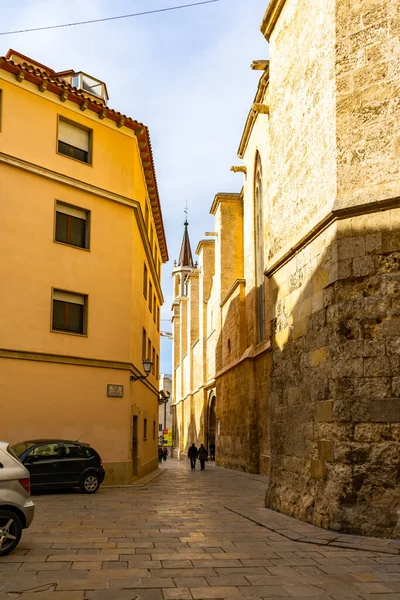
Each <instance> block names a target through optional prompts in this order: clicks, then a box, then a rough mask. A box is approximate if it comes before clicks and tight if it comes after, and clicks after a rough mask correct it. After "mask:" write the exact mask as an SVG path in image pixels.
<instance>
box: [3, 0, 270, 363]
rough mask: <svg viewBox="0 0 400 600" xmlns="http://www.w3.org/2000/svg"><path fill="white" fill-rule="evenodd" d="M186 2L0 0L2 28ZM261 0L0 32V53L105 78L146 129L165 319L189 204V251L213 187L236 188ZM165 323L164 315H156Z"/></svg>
mask: <svg viewBox="0 0 400 600" xmlns="http://www.w3.org/2000/svg"><path fill="white" fill-rule="evenodd" d="M0 1H1V0H0ZM191 1H193V0H191ZM185 3H189V0H186V2H185V1H183V0H113V2H110V1H109V0H91V1H90V2H82V1H81V0H19V2H17V3H12V2H5V1H4V0H3V1H1V25H0V30H1V31H8V30H13V29H23V28H31V27H40V26H44V25H52V24H58V23H67V22H71V21H80V20H86V19H98V18H102V17H108V16H113V15H119V14H127V13H132V12H139V11H141V10H152V9H157V8H163V7H166V6H176V5H178V4H185ZM267 4H268V2H267V0H220V2H217V3H215V4H209V5H204V6H200V7H196V8H190V9H183V10H179V11H172V12H169V13H160V14H158V15H148V16H142V17H138V18H133V19H125V20H117V21H111V22H105V23H98V24H92V25H83V26H78V27H68V28H65V29H57V30H52V31H43V32H36V33H25V34H17V35H9V36H1V37H0V55H2V56H4V54H5V53H6V51H7V50H8V48H14V49H15V50H18V51H20V52H22V53H23V54H26V55H28V56H31V57H32V58H35V59H36V60H38V61H39V62H42V63H44V64H47V65H49V66H50V67H52V68H54V69H55V70H59V71H61V70H64V69H68V68H73V69H75V70H82V71H85V72H86V73H89V74H91V75H94V76H95V77H98V78H99V79H102V80H103V81H105V82H106V83H107V87H108V92H109V95H110V101H109V105H110V106H111V107H112V108H115V109H116V110H119V111H121V112H122V113H125V114H127V115H129V116H130V117H132V118H134V119H137V120H138V121H141V122H143V123H145V124H146V125H147V126H148V127H149V129H150V135H151V140H152V145H153V151H154V159H155V166H156V171H157V179H158V184H159V191H160V198H161V204H162V209H163V216H164V222H165V228H166V233H167V241H168V249H169V255H170V259H171V262H170V263H168V264H167V265H164V267H163V291H164V297H165V305H164V307H163V311H162V318H163V319H170V316H171V313H170V307H171V303H172V285H171V284H172V280H171V276H170V273H171V268H172V261H173V260H174V259H175V258H177V257H178V253H179V247H180V243H181V240H182V233H183V220H184V213H183V210H184V207H185V203H186V201H187V203H188V207H189V233H190V239H191V242H192V249H193V251H194V250H195V249H196V246H197V242H198V240H199V239H201V238H202V237H204V232H205V231H212V230H213V221H212V217H211V216H210V214H209V210H210V207H211V203H212V200H213V198H214V195H215V194H216V193H217V192H235V191H239V190H240V188H241V185H242V176H241V175H240V174H236V175H235V174H233V173H231V172H230V171H229V168H230V166H231V165H233V164H240V162H238V158H237V157H236V151H237V147H238V144H239V141H240V136H241V134H242V131H243V127H244V123H245V120H246V117H247V113H248V110H249V107H250V104H251V102H252V100H253V97H254V94H255V90H256V85H257V82H258V77H259V75H260V73H259V72H253V71H251V70H250V68H249V66H250V63H251V62H252V60H254V59H262V58H268V45H267V43H266V41H265V39H264V38H263V36H262V35H261V33H260V23H261V20H262V17H263V14H264V12H265V9H266V6H267ZM161 325H162V329H164V330H166V331H171V323H169V322H168V321H167V320H165V321H162V324H161ZM161 370H162V372H165V373H171V342H170V341H168V340H167V339H165V338H161Z"/></svg>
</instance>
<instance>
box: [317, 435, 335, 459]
mask: <svg viewBox="0 0 400 600" xmlns="http://www.w3.org/2000/svg"><path fill="white" fill-rule="evenodd" d="M318 459H319V460H327V461H330V462H332V461H333V460H334V444H333V441H331V440H319V441H318Z"/></svg>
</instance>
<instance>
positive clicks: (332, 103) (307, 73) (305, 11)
mask: <svg viewBox="0 0 400 600" xmlns="http://www.w3.org/2000/svg"><path fill="white" fill-rule="evenodd" d="M335 2H336V0H323V1H319V0H318V1H317V0H316V1H315V2H311V3H310V0H287V1H286V3H285V5H284V7H283V9H282V12H281V14H280V16H279V19H278V22H277V24H276V26H275V29H274V30H273V32H272V35H271V38H270V64H269V90H268V104H269V112H270V114H269V129H268V130H269V147H270V151H269V158H268V161H267V163H266V164H265V169H266V170H267V171H268V172H269V185H268V192H267V193H268V196H269V211H268V212H265V219H266V221H268V222H269V223H268V225H269V229H270V233H269V237H270V239H269V240H268V245H269V256H267V261H268V260H274V259H276V258H277V257H278V255H280V254H281V253H283V252H284V251H285V250H287V249H289V248H290V247H291V245H293V244H294V243H296V242H297V241H298V240H299V239H301V238H302V236H303V235H304V234H305V233H308V231H309V230H310V229H311V228H312V227H313V226H315V225H316V224H317V223H318V222H319V221H320V219H321V217H322V216H324V215H325V214H326V213H327V212H329V210H330V209H331V208H332V206H333V203H334V200H335V197H336V98H335Z"/></svg>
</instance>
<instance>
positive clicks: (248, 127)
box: [238, 63, 269, 158]
mask: <svg viewBox="0 0 400 600" xmlns="http://www.w3.org/2000/svg"><path fill="white" fill-rule="evenodd" d="M268 84H269V63H268V66H267V68H266V69H265V71H264V73H263V74H262V75H261V77H260V81H259V82H258V87H257V91H256V95H255V97H254V101H253V104H252V105H251V108H250V111H249V114H248V116H247V120H246V124H245V126H244V130H243V133H242V138H241V140H240V144H239V148H238V157H239V158H243V156H244V153H245V152H246V148H247V145H248V143H249V139H250V135H251V132H252V131H253V127H254V125H255V123H256V121H257V117H258V116H259V114H260V111H259V110H258V108H257V107H258V106H260V105H262V100H263V96H264V93H265V90H266V89H267V87H268ZM266 108H267V107H266ZM268 112H269V109H268ZM261 114H264V115H265V116H267V115H266V114H265V113H261Z"/></svg>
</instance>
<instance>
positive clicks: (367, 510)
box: [174, 0, 400, 538]
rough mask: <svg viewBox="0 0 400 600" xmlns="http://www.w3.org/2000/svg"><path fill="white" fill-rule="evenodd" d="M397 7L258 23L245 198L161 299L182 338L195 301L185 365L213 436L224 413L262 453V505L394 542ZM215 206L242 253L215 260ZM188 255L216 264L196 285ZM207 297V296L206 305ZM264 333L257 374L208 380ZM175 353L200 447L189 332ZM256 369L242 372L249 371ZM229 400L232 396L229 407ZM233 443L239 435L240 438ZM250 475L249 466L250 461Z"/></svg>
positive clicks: (398, 373) (332, 8)
mask: <svg viewBox="0 0 400 600" xmlns="http://www.w3.org/2000/svg"><path fill="white" fill-rule="evenodd" d="M399 10H400V2H399V1H398V0H396V1H395V2H391V3H388V2H376V1H375V0H365V1H364V2H362V3H361V2H354V3H353V2H348V1H347V0H324V1H323V2H315V3H313V6H312V9H311V10H310V6H309V3H308V2H306V1H305V0H271V1H270V3H269V5H268V8H267V11H266V13H265V16H264V19H263V22H262V27H261V29H262V33H263V34H264V36H265V37H266V39H267V40H268V41H269V52H270V60H269V61H266V60H258V61H255V62H254V63H253V65H252V66H253V68H254V69H257V70H260V72H261V77H260V81H259V85H258V88H257V92H256V96H255V99H254V103H253V104H252V106H251V109H250V112H249V116H248V119H247V122H246V125H245V129H244V132H243V136H242V139H241V142H240V147H239V157H240V158H242V159H243V164H242V165H241V166H239V167H234V170H236V171H239V172H242V173H243V176H244V183H243V191H242V194H241V195H238V196H237V197H236V201H233V198H232V199H231V201H229V200H228V199H227V200H222V198H223V196H222V197H220V199H218V198H219V197H218V196H217V198H216V201H215V203H214V211H215V214H216V217H217V220H216V230H215V233H216V234H217V235H216V236H215V241H214V242H211V241H207V242H204V243H201V244H200V246H199V249H198V250H199V252H200V260H199V269H197V270H193V271H192V273H190V274H189V275H188V280H189V284H188V286H187V288H186V292H187V293H186V295H185V297H178V296H177V299H176V301H175V305H174V309H175V313H176V316H175V315H174V319H177V322H180V323H182V321H183V320H184V319H186V321H185V323H186V325H185V331H186V332H187V331H189V329H190V328H189V327H188V323H189V318H190V315H191V311H190V306H191V302H192V297H194V296H195V294H196V293H197V292H196V290H197V289H198V290H199V291H198V294H199V298H200V299H199V303H198V305H199V306H200V307H202V306H203V304H204V305H205V304H206V305H207V310H206V311H205V312H206V314H207V319H208V321H207V324H206V325H204V317H203V320H202V318H199V322H200V323H202V324H203V326H204V328H205V329H204V331H205V333H204V334H203V339H204V340H205V347H206V350H205V351H203V354H200V355H201V356H202V357H203V358H205V357H207V360H208V365H207V367H202V365H201V361H200V372H202V369H203V371H204V369H206V370H207V369H209V371H208V372H206V375H205V376H204V377H203V375H201V376H200V381H203V380H204V382H205V386H204V390H206V391H207V392H208V390H210V391H211V390H212V391H213V390H214V389H215V390H216V392H218V387H217V386H218V379H220V387H219V389H220V393H219V394H218V393H216V395H215V397H216V407H217V409H216V418H217V431H218V430H219V431H220V435H223V434H226V433H227V430H225V429H224V427H225V422H226V420H229V418H231V419H232V415H238V416H239V417H240V418H241V419H242V428H243V438H242V439H246V440H248V445H249V446H248V447H249V448H252V447H254V443H251V442H250V437H251V435H253V436H254V438H256V437H258V438H259V440H261V442H259V443H258V448H265V450H264V454H265V456H266V457H267V458H266V465H267V470H268V472H269V485H268V489H267V493H266V505H267V506H268V507H270V508H273V509H275V510H278V511H281V512H284V513H286V514H289V515H291V516H294V517H296V518H299V519H302V520H305V521H308V522H311V523H313V524H315V525H318V526H322V527H326V528H329V529H333V530H338V531H343V532H348V533H355V534H366V535H374V536H384V537H395V538H396V537H399V535H400V529H399V528H400V519H399V506H400V487H399V483H400V482H399V475H398V474H399V468H400V459H399V457H400V452H399V449H400V392H399V381H400V370H399V369H400V362H399V357H400V354H399V348H400V329H399V323H400V321H399V318H400V295H399V290H400V271H399V252H400V242H399V240H400V231H399V227H400V201H399V198H400V193H399V191H400V171H399V168H398V165H399V158H400V146H399V143H398V136H397V133H396V132H397V121H398V116H399V106H400V101H399V89H400V86H399V83H400V69H399V55H398V51H397V48H398V45H399V36H400V29H399V20H398V16H399ZM299 57H300V58H299ZM240 199H242V200H241V201H240ZM221 200H222V201H221ZM229 202H230V204H231V205H232V207H233V206H234V207H235V209H233V208H232V209H231V210H230V213H232V212H235V213H239V212H240V210H239V206H241V207H242V211H243V217H242V219H243V228H242V231H243V244H242V242H241V241H240V236H239V237H238V238H234V237H233V236H234V231H235V226H234V225H232V226H230V227H229V235H231V236H232V237H231V243H230V245H228V246H227V249H226V250H225V254H224V247H223V241H222V240H223V238H224V235H223V232H221V230H220V229H219V226H221V227H222V228H223V223H224V217H223V207H224V206H225V207H226V208H227V207H228V205H229ZM239 222H240V217H239V216H238V217H237V218H235V223H239ZM246 236H248V238H247V242H246ZM218 245H219V248H218V249H217V246H218ZM241 248H243V250H242V254H241ZM202 252H203V254H204V255H206V254H207V255H208V256H211V257H212V256H213V257H214V259H211V263H213V262H215V272H210V273H209V274H207V271H206V268H205V265H206V264H207V263H206V262H204V259H202V258H201V253H202ZM240 256H242V263H241V261H240ZM247 262H249V264H250V267H249V268H248V269H247V271H246V263H247ZM218 264H220V265H223V266H222V268H221V269H220V270H218V268H219V267H218ZM235 264H238V265H240V264H243V274H242V275H241V270H240V268H238V270H237V271H236V273H235V275H234V276H233V277H232V276H231V277H230V279H229V281H230V284H229V282H227V283H228V285H231V287H230V288H229V289H228V290H227V288H226V287H224V285H225V284H224V277H225V275H227V274H229V273H230V272H232V271H230V270H232V269H233V268H234V267H233V265H235ZM262 273H263V275H264V277H262ZM177 275H179V273H178V274H177ZM232 279H234V281H235V282H236V283H235V285H234V286H232ZM193 282H198V283H194V284H193ZM220 282H221V283H220ZM217 285H218V286H220V287H221V292H219V293H218V294H217V298H215V300H214V301H213V300H212V298H213V293H214V292H213V290H214V289H215V288H216V286H217ZM207 286H208V287H207ZM204 288H206V293H205V294H204ZM192 290H193V291H192ZM210 290H211V291H210ZM227 292H228V293H227ZM251 293H253V295H254V300H253V303H252V306H253V312H251V310H250V311H249V310H247V308H245V309H244V310H243V313H241V312H240V310H239V307H243V306H245V307H247V306H251V304H249V305H246V302H245V299H246V297H248V296H250V295H251ZM202 294H203V295H202ZM224 294H225V295H224ZM230 299H232V300H230ZM233 300H236V306H237V307H238V310H237V312H235V311H234V310H233V308H232V312H231V315H232V321H233V322H236V323H241V325H240V327H239V328H238V329H237V330H238V331H239V333H240V335H239V338H238V341H236V339H235V338H233V337H232V333H231V331H232V329H231V327H232V323H231V321H230V320H229V318H228V316H229V315H228V316H227V314H226V312H224V311H226V309H225V306H226V304H227V302H228V301H230V302H233ZM263 301H264V303H265V324H264V323H263V309H262V305H263ZM184 307H187V308H184ZM215 310H216V311H217V312H216V313H215V312H214V311H215ZM202 312H204V311H202V310H201V309H200V313H202ZM215 315H217V318H218V319H219V324H218V325H216V327H215V330H216V331H217V338H218V340H221V344H218V341H214V347H215V351H214V352H213V351H212V343H213V342H212V336H213V327H211V326H210V319H214V318H215ZM224 315H225V317H224ZM241 315H242V317H241ZM241 319H242V320H241ZM264 326H265V331H266V340H265V348H266V350H265V353H264V354H261V356H260V357H259V361H260V363H259V364H260V368H261V369H262V373H261V374H259V373H258V372H257V370H255V376H254V380H253V382H254V383H253V385H252V386H251V385H249V387H248V388H247V381H246V376H245V374H244V373H243V376H242V380H241V385H240V386H239V387H238V385H237V384H235V385H233V387H232V386H230V384H229V381H230V379H229V378H230V377H232V375H230V374H232V373H233V372H234V370H233V369H230V370H229V371H228V372H226V373H221V370H220V369H221V367H222V369H223V360H224V358H223V357H224V353H225V356H226V355H227V354H228V355H229V354H230V355H231V353H232V347H233V348H236V347H238V348H239V347H240V343H241V342H240V340H244V341H243V342H242V343H243V347H245V348H247V347H250V344H249V342H248V341H246V340H249V336H253V339H254V340H255V341H257V340H258V339H259V337H257V335H258V334H257V332H258V331H262V328H263V327H264ZM207 327H208V329H207ZM233 327H234V326H233ZM258 328H260V329H258ZM177 329H179V328H178V327H177ZM234 329H235V328H234ZM225 332H226V335H225ZM251 332H253V333H251ZM174 334H175V329H174ZM179 335H180V336H181V337H182V334H181V333H180V334H179ZM240 336H241V337H240ZM181 337H180V338H179V337H178V339H181ZM233 340H234V344H233V343H232V342H233ZM190 341H191V343H192V344H193V342H194V340H193V339H192V340H190ZM228 341H230V344H228ZM185 343H186V346H185V348H183V349H182V350H180V354H179V355H178V354H177V353H176V354H175V365H176V370H175V372H174V373H175V375H176V379H177V383H176V388H177V394H176V401H177V403H178V405H177V415H180V416H179V418H178V428H179V426H180V427H181V439H180V443H181V445H182V446H185V444H187V443H188V441H190V440H189V439H188V438H190V437H193V436H190V435H188V434H187V433H185V432H188V431H190V428H189V425H191V424H193V423H194V424H195V425H196V427H198V428H199V435H200V436H204V435H205V431H206V429H205V428H206V425H203V429H201V423H204V424H206V423H207V413H206V410H207V404H206V399H204V398H203V405H202V406H203V407H204V408H203V409H202V410H203V414H202V413H201V412H200V411H199V409H198V408H196V406H199V405H201V401H200V402H199V403H198V404H197V405H196V403H195V401H194V400H193V399H192V397H193V396H194V394H193V393H192V395H190V393H189V391H190V390H196V389H197V388H196V385H197V386H199V382H198V381H196V382H195V383H194V384H191V385H190V384H188V383H182V382H183V381H190V379H188V375H187V373H188V371H189V372H190V360H189V358H188V356H189V351H191V346H190V345H189V338H187V342H185ZM258 347H259V346H258ZM249 352H250V353H251V352H252V351H251V350H249ZM253 352H257V346H255V347H254V349H253ZM210 353H211V355H212V356H211V357H210ZM239 355H240V353H239ZM243 356H244V355H243V354H242V355H241V357H242V360H241V362H242V363H243ZM185 361H186V364H185ZM198 362H199V361H198ZM193 363H194V364H196V362H195V359H193ZM256 364H257V362H256V361H254V360H253V365H254V367H253V368H254V369H256V366H255V365H256ZM214 365H215V366H214ZM235 368H238V367H235ZM182 369H183V371H184V373H183V376H182ZM214 378H215V382H214ZM223 382H227V383H226V387H224V385H225V384H224V383H223ZM183 385H185V386H188V387H184V388H182V386H183ZM214 385H215V388H214V387H213V386H214ZM179 386H181V387H179ZM207 386H209V387H207ZM200 387H201V386H200ZM238 390H240V391H242V390H243V395H242V398H241V400H240V402H237V399H236V394H238V393H239V391H238ZM255 390H258V391H255ZM235 392H236V394H235ZM179 401H180V402H179ZM179 404H181V405H182V409H179ZM189 405H190V410H189ZM259 406H261V407H262V410H261V411H260V410H259V409H258V407H259ZM219 407H224V408H221V409H220V408H219ZM229 411H231V412H230V413H229ZM246 411H247V413H246ZM246 414H248V415H250V418H249V419H248V420H246V418H245V415H246ZM252 416H254V421H252V418H251V417H252ZM260 418H262V419H263V420H264V421H260ZM202 419H203V420H202ZM218 421H219V424H218ZM256 421H257V423H256ZM263 422H264V423H266V429H267V431H268V434H267V436H266V438H264V426H263ZM197 423H198V425H197ZM251 427H252V429H253V431H252V432H251V431H249V428H251ZM192 430H193V427H192ZM233 431H234V429H233V428H230V429H229V432H233ZM241 431H242V430H241V429H240V424H237V425H236V430H235V433H234V435H235V436H236V439H237V440H239V436H240V433H239V432H241ZM194 433H197V431H196V430H194ZM261 434H262V437H261ZM182 436H183V439H182ZM185 436H186V437H185ZM203 439H205V438H203ZM216 440H217V442H216V445H217V456H218V448H219V447H220V448H221V450H222V449H223V448H224V444H223V443H222V438H221V444H219V436H218V435H217V437H216ZM202 441H203V440H202ZM264 443H265V446H264ZM232 446H233V445H232ZM256 447H257V444H256ZM234 452H235V448H232V449H231V451H230V452H229V453H228V454H229V455H230V456H232V455H234ZM241 452H242V453H243V447H242V449H241ZM248 452H249V453H250V449H249V450H248ZM260 454H261V453H260ZM248 456H250V454H248ZM217 462H218V461H217ZM220 464H226V465H227V466H232V467H234V468H243V467H244V466H245V468H246V469H249V470H250V468H253V467H252V466H251V467H250V465H251V464H252V462H251V460H248V461H247V462H246V465H243V464H242V465H240V464H236V465H235V464H234V461H231V462H230V463H228V462H227V461H226V459H225V456H224V457H223V458H222V460H221V463H220ZM253 464H256V463H253ZM259 465H260V471H262V461H261V460H260V461H259Z"/></svg>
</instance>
